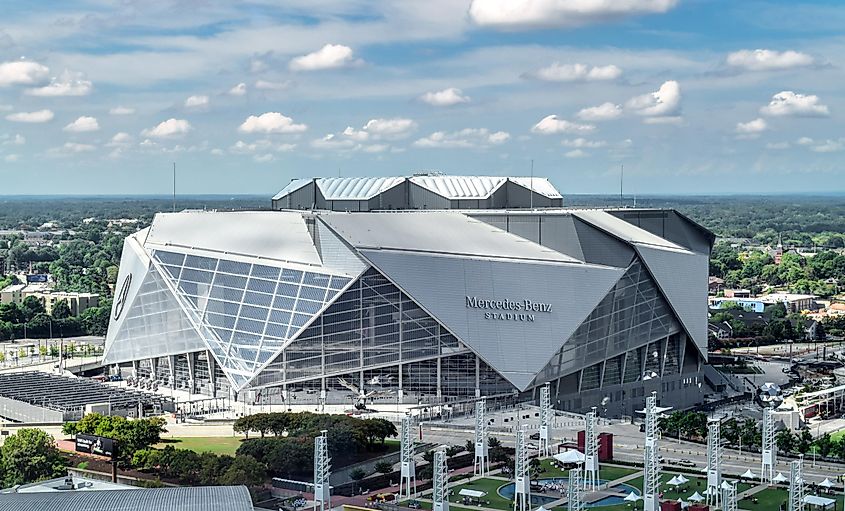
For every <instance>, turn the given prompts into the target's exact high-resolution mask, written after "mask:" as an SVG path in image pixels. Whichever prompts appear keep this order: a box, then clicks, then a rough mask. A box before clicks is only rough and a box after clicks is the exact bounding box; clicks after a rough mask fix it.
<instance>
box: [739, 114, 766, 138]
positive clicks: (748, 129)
mask: <svg viewBox="0 0 845 511" xmlns="http://www.w3.org/2000/svg"><path fill="white" fill-rule="evenodd" d="M767 129H769V125H768V124H767V123H766V120H765V119H761V118H759V117H758V118H756V119H754V120H753V121H748V122H738V123H736V133H737V134H738V135H740V136H744V137H746V138H754V137H758V136H760V133H763V132H764V131H766V130H767Z"/></svg>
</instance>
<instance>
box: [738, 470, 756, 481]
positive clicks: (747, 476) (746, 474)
mask: <svg viewBox="0 0 845 511" xmlns="http://www.w3.org/2000/svg"><path fill="white" fill-rule="evenodd" d="M739 477H742V478H743V479H757V475H756V474H754V472H752V471H751V469H750V468H749V469H748V470H746V471H745V472H744V473H743V474H742V475H741V476H739Z"/></svg>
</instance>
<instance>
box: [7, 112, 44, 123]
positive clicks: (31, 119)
mask: <svg viewBox="0 0 845 511" xmlns="http://www.w3.org/2000/svg"><path fill="white" fill-rule="evenodd" d="M53 117H55V114H53V111H52V110H47V109H44V110H38V111H35V112H18V113H15V114H9V115H7V116H6V120H7V121H12V122H28V123H42V122H50V121H52V120H53Z"/></svg>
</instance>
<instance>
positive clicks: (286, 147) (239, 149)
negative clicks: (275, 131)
mask: <svg viewBox="0 0 845 511" xmlns="http://www.w3.org/2000/svg"><path fill="white" fill-rule="evenodd" d="M295 148H296V144H277V143H275V142H273V141H272V140H268V139H262V140H256V141H255V142H244V141H243V140H238V141H237V142H235V143H234V144H233V145H232V146H231V147H230V148H229V152H230V153H232V154H255V153H259V152H260V153H267V152H270V151H275V152H278V153H283V152H287V151H292V150H294V149H295Z"/></svg>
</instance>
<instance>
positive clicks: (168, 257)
mask: <svg viewBox="0 0 845 511" xmlns="http://www.w3.org/2000/svg"><path fill="white" fill-rule="evenodd" d="M155 257H156V259H158V260H159V261H160V262H162V263H164V264H172V265H173V266H182V263H183V262H185V254H177V253H175V252H166V251H163V250H156V251H155Z"/></svg>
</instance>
